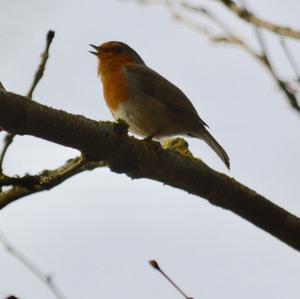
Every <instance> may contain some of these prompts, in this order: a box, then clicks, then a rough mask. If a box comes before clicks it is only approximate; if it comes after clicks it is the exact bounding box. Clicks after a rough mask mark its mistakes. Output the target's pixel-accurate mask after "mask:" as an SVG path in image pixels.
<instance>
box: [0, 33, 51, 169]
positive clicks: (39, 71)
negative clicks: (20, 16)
mask: <svg viewBox="0 0 300 299" xmlns="http://www.w3.org/2000/svg"><path fill="white" fill-rule="evenodd" d="M53 38H54V31H52V30H50V31H48V33H47V37H46V48H45V50H44V51H43V53H42V54H41V62H40V64H39V66H38V69H37V71H36V73H35V75H34V79H33V82H32V84H31V86H30V88H29V91H28V93H27V95H26V96H27V97H28V98H29V99H31V98H32V94H33V92H34V90H35V88H36V86H37V84H38V83H39V82H40V80H41V79H42V77H43V74H44V71H45V67H46V63H47V60H48V58H49V49H50V45H51V43H52V40H53ZM0 87H2V89H3V88H4V87H3V85H2V84H1V86H0ZM14 137H15V135H14V134H6V136H5V137H4V144H3V148H2V151H1V153H0V172H2V171H3V160H4V157H5V155H6V152H7V150H8V148H9V146H10V145H11V143H12V142H13V140H14Z"/></svg>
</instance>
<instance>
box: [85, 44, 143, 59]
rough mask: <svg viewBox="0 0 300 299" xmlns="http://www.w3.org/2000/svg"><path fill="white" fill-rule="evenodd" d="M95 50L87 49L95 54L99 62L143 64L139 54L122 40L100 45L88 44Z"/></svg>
mask: <svg viewBox="0 0 300 299" xmlns="http://www.w3.org/2000/svg"><path fill="white" fill-rule="evenodd" d="M90 46H91V47H92V48H93V49H94V50H95V51H89V52H90V53H92V54H94V55H96V56H97V57H98V59H99V60H100V63H103V64H106V63H116V62H122V63H138V64H144V61H143V60H142V58H141V57H140V56H139V54H138V53H137V52H136V51H134V50H133V49H132V48H130V47H129V46H128V45H126V44H125V43H122V42H117V41H110V42H106V43H103V44H101V45H100V46H95V45H90Z"/></svg>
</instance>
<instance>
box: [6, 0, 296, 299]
mask: <svg viewBox="0 0 300 299" xmlns="http://www.w3.org/2000/svg"><path fill="white" fill-rule="evenodd" d="M202 2H203V3H205V4H206V5H210V6H212V8H214V9H216V11H217V12H218V14H219V15H220V16H222V17H223V18H225V19H226V20H228V22H229V24H230V25H231V26H232V28H234V29H236V30H237V31H238V32H240V33H241V34H242V36H246V37H247V39H248V40H249V41H250V42H251V43H252V45H253V46H254V47H257V45H256V43H255V39H254V35H253V31H252V30H251V28H250V27H248V26H247V25H244V24H243V25H241V24H242V23H241V22H240V21H238V20H237V19H236V18H235V17H234V16H233V15H231V14H229V13H225V10H224V9H222V7H220V6H218V5H216V4H215V3H213V1H208V0H207V1H202ZM248 3H249V5H251V7H252V8H253V9H255V11H256V12H258V13H259V15H261V16H263V17H265V18H266V19H270V20H273V21H276V22H278V23H282V24H289V25H291V26H293V27H295V28H297V27H298V28H300V24H299V9H300V3H299V1H297V0H286V1H270V0H260V1H259V0H255V1H254V0H252V1H250V0H249V1H248ZM0 7H1V10H0V42H1V47H0V66H1V68H0V81H1V82H2V83H3V84H4V86H5V87H6V88H7V89H8V90H11V91H13V92H19V93H22V94H24V93H26V91H27V89H28V87H29V84H30V82H31V80H32V76H33V73H34V71H35V69H36V66H37V64H38V62H39V55H40V53H41V50H42V49H43V48H44V43H45V34H46V32H47V31H48V30H49V29H53V30H55V31H56V36H55V40H54V42H53V44H52V48H51V57H50V60H49V62H48V65H47V71H46V73H45V76H44V78H43V80H42V81H41V83H40V84H39V86H38V88H37V90H36V93H35V95H34V98H35V99H36V100H38V101H39V102H41V103H43V104H46V105H49V106H52V107H55V108H60V109H64V110H66V111H68V112H72V113H77V114H83V115H85V116H87V117H90V118H93V119H101V120H111V119H112V117H111V115H110V113H109V110H108V109H107V107H106V106H105V103H104V101H103V98H102V90H101V88H100V83H99V80H98V78H97V75H96V60H95V57H93V56H91V55H90V54H89V53H88V50H89V47H88V44H90V43H94V44H100V43H102V42H104V41H108V40H120V41H123V42H126V43H128V44H129V45H130V46H132V47H133V48H134V49H136V50H137V52H138V53H140V55H141V56H142V57H143V59H144V60H145V62H146V63H147V64H148V65H149V66H150V67H152V68H154V69H155V70H156V71H158V72H160V73H161V74H162V75H164V76H165V77H167V78H168V79H169V80H170V81H172V82H174V83H175V84H176V85H177V86H179V87H180V88H181V89H182V90H183V91H184V92H185V93H186V94H187V95H188V96H189V97H190V99H191V100H192V102H193V103H194V105H195V107H196V108H197V110H198V112H199V114H200V116H201V117H202V118H203V119H204V120H205V121H206V122H207V123H208V124H209V125H210V127H211V132H212V133H213V134H214V135H215V136H216V138H217V139H218V140H219V141H220V143H221V144H222V145H223V146H224V148H225V149H226V150H227V152H228V153H229V156H230V158H231V163H232V170H231V171H230V173H229V175H230V176H233V177H234V178H236V179H237V180H239V181H241V182H243V183H244V184H246V185H247V186H249V187H251V188H254V189H255V190H256V191H257V192H259V193H260V194H263V195H265V196H266V197H268V198H269V199H271V200H272V201H273V202H274V203H276V204H279V205H281V206H282V207H284V208H286V209H288V210H289V211H291V212H292V213H294V214H296V215H299V214H300V200H299V169H300V163H299V152H300V139H299V126H300V117H299V115H297V114H295V113H294V112H293V111H291V109H290V108H289V107H288V105H287V101H286V99H285V98H284V96H282V94H281V92H280V91H279V90H278V89H277V87H276V86H275V84H274V82H273V81H272V79H271V78H270V76H269V75H268V74H267V73H266V72H265V70H264V69H263V67H262V66H260V65H259V64H258V63H256V62H255V61H253V60H252V58H250V57H249V56H248V55H247V54H245V53H244V52H243V51H241V50H239V49H237V48H235V47H233V46H220V45H219V46H215V45H212V44H210V43H208V42H207V41H206V39H205V38H203V37H202V36H201V35H199V34H197V33H195V32H194V31H193V30H191V29H189V28H187V27H186V26H184V25H182V24H179V23H176V22H174V21H173V20H172V18H170V15H169V14H168V12H167V11H166V10H165V9H163V8H162V7H160V6H145V7H144V6H140V5H136V4H135V3H133V2H130V1H113V0H111V1H104V0H91V1H74V0H72V1H67V0H64V1H58V0H52V1H50V0H44V1H40V0H30V1H29V0H27V1H21V0H0ZM201 20H202V19H201ZM265 36H266V39H267V41H268V42H269V46H270V50H271V51H272V60H273V61H274V62H275V64H276V69H277V70H278V71H280V73H281V74H282V75H284V78H285V79H292V78H294V73H293V72H292V70H291V68H290V66H289V65H288V63H287V61H286V59H285V57H284V55H283V54H282V52H281V49H280V47H279V46H278V45H277V44H276V43H277V41H278V39H277V37H276V36H274V35H272V34H268V33H266V34H265ZM289 45H290V47H291V49H292V51H293V53H294V54H295V56H296V58H297V59H298V62H299V65H300V56H299V55H298V56H297V55H296V54H297V53H300V43H299V42H298V43H297V42H295V41H289ZM2 136H3V134H2V135H1V137H2ZM190 148H191V150H192V152H193V153H194V154H195V155H197V156H199V157H201V158H202V159H203V160H204V161H205V162H206V163H207V164H208V165H210V166H211V167H213V168H215V169H217V170H219V171H222V172H224V171H225V168H224V166H223V165H222V163H221V162H220V161H219V159H218V158H217V157H216V156H215V155H214V153H213V152H212V151H211V150H210V149H209V148H208V147H207V146H206V145H204V144H203V143H201V142H200V141H196V140H193V141H192V140H190ZM75 155H77V152H76V151H74V150H71V149H68V148H64V147H61V146H58V145H56V144H51V143H48V142H45V141H41V140H37V139H35V138H32V137H18V138H16V140H15V142H14V144H13V146H12V147H11V148H10V150H9V153H8V156H7V159H6V161H5V169H6V171H7V172H8V173H9V174H23V173H25V172H28V171H30V172H32V173H35V172H38V171H40V170H43V169H45V168H54V167H56V166H58V165H60V164H62V163H63V162H64V161H66V160H67V159H69V158H70V157H73V156H75ZM0 228H1V229H2V230H3V231H4V232H5V233H6V235H7V236H8V237H9V239H10V240H11V241H12V242H13V243H14V244H15V245H16V246H17V247H18V248H20V249H21V250H22V251H23V253H24V254H26V255H27V256H29V257H30V258H31V259H33V260H34V261H35V262H36V263H37V264H38V265H39V266H40V267H41V268H42V269H43V270H45V271H47V272H50V273H54V274H55V281H56V282H57V284H58V285H59V286H60V287H61V289H62V290H63V291H64V293H65V295H66V297H67V298H72V299H73V298H74V299H77V298H78V299H81V298H91V297H93V298H105V299H112V298H143V299H150V298H163V299H171V298H172V299H175V298H181V297H180V296H181V295H180V294H179V293H177V292H176V290H175V289H173V288H172V287H171V286H170V285H169V284H168V283H167V282H166V281H165V280H164V279H163V278H162V277H160V276H159V275H158V273H156V272H155V271H154V270H153V269H152V268H150V267H149V266H148V264H147V261H148V260H150V259H157V260H158V262H159V263H160V265H161V267H162V268H163V269H165V270H166V271H167V272H168V273H169V274H170V276H171V277H173V278H174V279H175V281H176V282H178V284H179V285H180V286H181V287H182V288H183V289H184V290H185V291H186V292H187V293H188V294H189V295H190V296H193V297H194V298H197V299H198V298H205V299H208V298H220V297H221V296H222V297H224V298H230V299H237V298H239V299H240V298H249V299H250V298H273V299H279V298H295V297H296V296H297V295H298V294H299V274H300V259H299V256H298V253H297V252H296V251H294V250H293V249H291V248H289V247H287V246H286V245H284V244H283V243H281V242H279V241H277V240H276V239H274V238H273V237H271V236H269V235H268V234H266V233H265V232H263V231H261V230H259V229H257V228H256V227H254V226H253V225H252V224H250V223H248V222H246V221H244V220H243V219H240V218H239V217H237V216H236V215H233V214H232V213H230V212H228V211H224V210H221V209H219V208H216V207H213V206H211V205H210V204H208V203H207V202H206V200H202V199H201V198H199V197H195V196H192V195H189V194H187V193H185V192H183V191H180V190H177V189H174V188H171V187H168V186H163V185H162V184H161V183H158V182H153V181H149V180H135V181H132V180H131V179H129V178H128V177H126V176H125V175H117V174H114V173H112V172H110V171H109V170H107V169H98V170H95V171H93V172H90V173H85V174H81V175H78V176H76V177H74V178H72V179H70V180H68V181H67V182H65V183H64V184H62V185H61V186H59V187H57V188H55V189H53V190H51V191H50V192H44V193H40V194H36V195H34V196H30V197H27V198H24V199H22V200H19V201H17V202H16V203H13V204H11V205H10V206H8V207H6V208H5V209H3V210H2V211H1V214H0ZM0 267H1V276H0V298H4V297H5V296H6V295H8V294H14V295H16V296H18V297H20V298H26V299H27V298H28V299H38V298H43V299H48V298H49V299H50V298H53V295H52V294H51V293H50V292H49V290H48V289H47V288H46V287H45V286H44V285H43V284H41V283H40V282H39V281H38V280H37V278H36V277H34V276H33V275H32V274H31V273H30V272H28V271H27V270H26V269H24V268H23V266H22V265H20V264H19V263H18V262H17V261H15V260H14V258H12V257H11V256H9V255H8V254H7V253H6V251H5V250H4V249H3V248H1V246H0Z"/></svg>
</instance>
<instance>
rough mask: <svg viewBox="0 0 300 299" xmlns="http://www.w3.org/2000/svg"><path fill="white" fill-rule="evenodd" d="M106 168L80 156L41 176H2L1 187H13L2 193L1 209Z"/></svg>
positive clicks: (44, 172) (0, 195) (0, 197)
mask: <svg viewBox="0 0 300 299" xmlns="http://www.w3.org/2000/svg"><path fill="white" fill-rule="evenodd" d="M104 166H106V163H105V162H93V161H86V160H85V158H84V157H82V156H80V157H77V158H74V159H71V160H69V161H67V162H66V163H65V164H64V165H62V166H60V167H59V168H57V169H54V170H44V171H43V172H42V173H41V174H39V175H26V176H24V177H8V176H5V175H2V176H0V186H12V187H11V188H10V189H8V190H7V191H4V192H2V193H0V207H4V206H6V205H7V204H9V203H10V202H12V201H14V200H16V199H18V198H21V197H24V196H26V195H30V194H33V193H37V192H41V191H45V190H50V189H52V188H54V187H55V186H57V185H59V184H61V183H62V182H64V181H65V180H67V179H69V178H70V177H72V176H74V175H76V174H78V173H81V172H84V171H87V170H93V169H95V168H99V167H104Z"/></svg>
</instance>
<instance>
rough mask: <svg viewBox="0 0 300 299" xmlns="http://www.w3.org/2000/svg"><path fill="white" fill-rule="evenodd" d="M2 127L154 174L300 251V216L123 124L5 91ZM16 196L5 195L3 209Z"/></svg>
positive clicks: (122, 169)
mask: <svg viewBox="0 0 300 299" xmlns="http://www.w3.org/2000/svg"><path fill="white" fill-rule="evenodd" d="M0 126H1V127H2V128H3V129H4V130H7V131H8V132H10V133H13V134H19V135H24V134H26V135H32V136H35V137H38V138H42V139H45V140H48V141H51V142H55V143H58V144H61V145H64V146H67V147H72V148H75V149H78V150H79V151H81V152H82V153H83V154H84V155H85V156H86V158H87V159H88V160H94V161H105V163H106V164H107V165H108V167H109V168H110V169H111V170H112V171H114V172H117V173H126V174H127V175H128V176H130V177H132V178H149V179H153V180H156V181H160V182H162V183H164V184H166V185H170V186H173V187H176V188H179V189H182V190H185V191H187V192H189V193H192V194H194V195H198V196H200V197H202V198H205V199H207V200H208V201H209V202H210V203H212V204H213V205H216V206H219V207H222V208H224V209H227V210H230V211H232V212H233V213H235V214H237V215H239V216H240V217H242V218H244V219H246V220H248V221H250V222H251V223H253V224H254V225H256V226H257V227H260V228H261V229H263V230H265V231H266V232H269V233H270V234H272V235H273V236H275V237H277V238H278V239H280V240H281V241H283V242H285V243H286V244H288V245H290V246H292V247H294V248H295V249H297V250H300V219H299V218H298V217H296V216H294V215H292V214H291V213H289V212H287V211H286V210H284V209H282V208H280V207H279V206H277V205H275V204H273V203H272V202H271V201H269V200H267V199H266V198H264V197H263V196H261V195H259V194H257V193H256V192H255V191H253V190H251V189H249V188H247V187H246V186H244V185H242V184H240V183H239V182H237V181H235V180H234V179H233V178H230V177H228V176H226V175H225V174H222V173H219V172H216V171H214V170H213V169H211V168H209V167H208V166H207V165H206V164H204V163H203V162H202V161H200V160H199V159H195V158H192V157H188V156H184V155H180V154H178V153H176V152H174V151H172V150H164V149H162V148H161V146H160V145H159V144H158V143H156V142H148V141H141V140H137V139H135V138H134V137H129V136H128V135H127V132H126V128H125V127H124V125H120V124H116V123H111V122H97V121H94V120H90V119H87V118H85V117H83V116H79V115H73V114H69V113H66V112H64V111H61V110H56V109H53V108H49V107H47V106H44V105H41V104H38V103H36V102H35V101H28V100H26V98H25V97H23V96H20V95H17V94H13V93H10V92H6V91H0ZM12 200H14V199H11V198H8V199H7V200H5V198H2V201H1V206H0V208H1V207H4V206H5V205H7V204H9V203H10V202H11V201H12Z"/></svg>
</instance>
